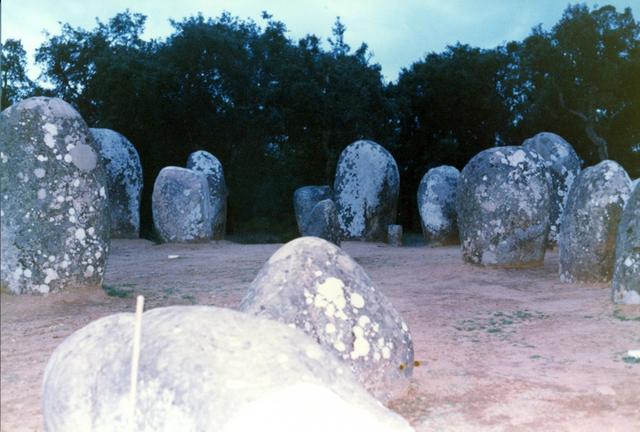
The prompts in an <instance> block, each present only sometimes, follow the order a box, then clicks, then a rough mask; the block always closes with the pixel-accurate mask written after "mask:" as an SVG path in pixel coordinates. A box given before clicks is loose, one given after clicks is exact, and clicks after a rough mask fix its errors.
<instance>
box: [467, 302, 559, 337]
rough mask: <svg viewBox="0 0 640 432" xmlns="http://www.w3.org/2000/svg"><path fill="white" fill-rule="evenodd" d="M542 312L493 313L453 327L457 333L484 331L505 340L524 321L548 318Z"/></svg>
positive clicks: (524, 310) (526, 310)
mask: <svg viewBox="0 0 640 432" xmlns="http://www.w3.org/2000/svg"><path fill="white" fill-rule="evenodd" d="M548 317H549V315H546V314H544V313H542V312H537V311H530V310H528V309H523V310H516V311H513V312H502V311H498V312H493V313H490V314H489V315H488V316H486V315H485V316H480V317H477V318H474V319H466V320H463V321H461V322H460V323H459V325H458V326H456V327H455V329H456V330H458V331H465V332H476V331H485V332H487V333H489V334H494V335H500V336H501V337H502V338H503V339H506V338H507V336H508V334H510V333H514V332H515V331H516V330H515V327H516V326H517V325H518V324H522V323H524V322H525V321H533V320H540V319H545V318H548Z"/></svg>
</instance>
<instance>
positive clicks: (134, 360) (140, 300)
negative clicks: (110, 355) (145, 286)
mask: <svg viewBox="0 0 640 432" xmlns="http://www.w3.org/2000/svg"><path fill="white" fill-rule="evenodd" d="M143 309H144V296H141V295H139V296H138V297H137V298H136V316H135V321H134V329H133V355H132V356H131V393H130V395H129V398H130V399H129V400H130V401H131V407H130V409H131V413H130V416H131V417H130V420H131V430H135V429H136V426H135V425H136V422H135V415H136V391H137V386H138V363H139V362H140V333H141V329H142V310H143Z"/></svg>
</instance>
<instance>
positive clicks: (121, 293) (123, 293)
mask: <svg viewBox="0 0 640 432" xmlns="http://www.w3.org/2000/svg"><path fill="white" fill-rule="evenodd" d="M133 286H134V285H132V284H124V285H120V286H116V285H106V284H103V285H102V289H103V290H104V292H105V293H107V295H108V296H109V297H119V298H130V297H131V296H132V295H133V290H132V289H131V288H133Z"/></svg>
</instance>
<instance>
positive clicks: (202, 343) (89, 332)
mask: <svg viewBox="0 0 640 432" xmlns="http://www.w3.org/2000/svg"><path fill="white" fill-rule="evenodd" d="M133 321H134V316H133V314H131V313H120V314H116V315H110V316H107V317H105V318H101V319H99V320H96V321H94V322H92V323H90V324H89V325H87V326H86V327H84V328H82V329H80V330H78V331H76V332H75V333H73V334H72V335H71V336H69V337H68V338H67V339H66V340H65V341H64V342H63V343H62V344H61V345H60V346H59V347H58V348H57V349H56V350H55V351H54V353H53V355H52V356H51V358H50V359H49V362H48V364H47V367H46V369H45V372H44V382H43V395H42V401H43V403H42V411H43V417H44V429H45V430H47V431H49V432H57V431H84V430H145V431H167V432H168V431H175V430H180V431H183V432H190V431H204V430H210V431H223V432H240V431H248V430H278V431H283V432H293V431H301V430H309V431H316V432H320V431H326V430H336V431H344V432H347V431H352V430H370V431H379V432H382V431H390V430H393V431H411V430H412V429H411V427H410V426H409V425H408V424H407V422H406V421H405V420H404V419H402V418H401V417H400V416H398V415H397V414H395V413H393V412H391V411H389V410H388V409H386V408H385V407H383V406H382V405H381V404H380V403H378V402H377V401H376V400H375V399H373V398H372V397H371V396H370V395H369V394H368V393H367V392H366V391H365V390H364V389H363V388H362V387H361V386H360V385H359V383H358V382H357V381H356V380H355V378H354V377H353V375H352V374H351V373H350V372H349V371H348V370H347V368H345V367H344V365H343V364H342V363H341V362H339V361H338V360H337V359H335V357H334V356H332V355H331V354H330V353H327V352H326V351H325V350H323V349H322V348H321V347H320V346H319V345H318V344H317V343H316V342H315V341H313V340H312V339H311V338H309V337H308V336H307V335H305V334H304V333H302V332H301V331H299V330H296V329H293V328H290V327H288V326H286V325H283V324H280V323H277V322H274V321H269V320H265V319H261V318H258V317H253V316H250V315H247V314H242V313H240V312H236V311H231V310H226V309H219V308H214V307H207V306H173V307H165V308H157V309H153V310H150V311H148V312H145V313H144V314H143V315H142V325H141V329H142V332H141V338H140V340H141V344H140V357H139V367H138V380H137V392H136V405H135V410H134V411H133V415H132V410H131V406H132V405H131V399H130V397H129V392H130V370H131V358H132V339H133V327H134V325H133V324H134V323H133Z"/></svg>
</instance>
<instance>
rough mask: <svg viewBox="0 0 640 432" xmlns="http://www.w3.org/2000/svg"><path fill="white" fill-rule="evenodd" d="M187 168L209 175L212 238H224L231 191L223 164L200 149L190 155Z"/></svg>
mask: <svg viewBox="0 0 640 432" xmlns="http://www.w3.org/2000/svg"><path fill="white" fill-rule="evenodd" d="M187 168H188V169H190V170H193V171H196V172H199V173H202V174H204V175H205V176H206V177H207V184H208V185H209V200H210V206H211V223H212V227H211V229H212V238H213V239H214V240H222V239H224V235H225V233H226V229H227V196H228V195H229V191H228V189H227V183H226V181H225V179H224V171H223V169H222V164H221V163H220V161H219V160H218V158H216V157H215V156H214V155H212V154H211V153H209V152H206V151H203V150H199V151H197V152H193V153H191V154H190V155H189V158H188V159H187Z"/></svg>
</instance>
